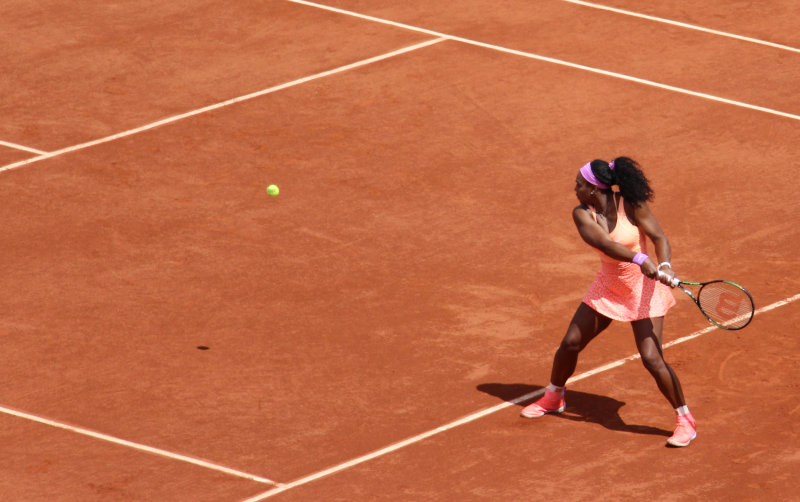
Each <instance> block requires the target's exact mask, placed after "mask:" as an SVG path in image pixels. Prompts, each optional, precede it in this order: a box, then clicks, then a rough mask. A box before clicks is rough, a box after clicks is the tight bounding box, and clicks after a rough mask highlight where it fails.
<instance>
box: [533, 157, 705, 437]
mask: <svg viewBox="0 0 800 502" xmlns="http://www.w3.org/2000/svg"><path fill="white" fill-rule="evenodd" d="M614 185H617V186H618V187H619V192H614V191H613V190H612V189H611V187H612V186H614ZM575 194H576V195H577V196H578V200H579V201H580V205H579V206H577V207H576V208H575V209H574V210H573V211H572V218H573V220H574V221H575V225H576V226H577V228H578V233H579V234H580V235H581V237H582V238H583V240H584V241H586V243H587V244H589V245H590V246H592V247H593V248H595V249H596V250H597V251H598V252H599V253H600V263H601V268H600V271H599V272H598V273H597V278H596V279H595V281H594V282H593V283H592V285H591V286H590V287H589V291H588V292H587V293H586V295H585V296H584V297H583V302H582V303H581V304H580V306H579V307H578V310H577V311H576V312H575V315H574V316H573V318H572V321H571V322H570V325H569V328H568V329H567V333H566V335H564V339H563V340H562V341H561V345H560V346H559V348H558V350H557V351H556V355H555V358H554V360H553V368H552V371H551V374H550V384H549V385H548V386H547V389H546V390H545V394H544V397H542V398H541V399H539V400H538V401H536V402H535V403H533V404H530V405H528V406H526V407H525V408H524V409H523V410H522V413H521V414H522V416H523V417H527V418H535V417H541V416H543V415H545V414H547V413H560V412H562V411H564V408H565V400H564V394H565V391H566V388H565V385H566V383H567V379H568V378H569V377H570V376H571V375H572V374H573V372H574V371H575V367H576V365H577V362H578V353H579V352H580V351H581V350H583V348H584V347H586V345H587V344H588V343H589V342H590V341H592V339H594V337H596V336H597V335H599V334H600V333H601V332H602V331H603V330H604V329H606V328H607V327H608V326H609V324H611V321H612V320H616V321H626V322H630V323H631V326H632V327H633V334H634V337H635V339H636V346H637V348H638V349H639V354H641V356H642V362H643V363H644V366H645V368H647V370H648V371H649V372H650V374H651V375H653V378H655V380H656V384H658V388H659V390H660V391H661V393H662V394H664V397H666V398H667V400H668V401H669V402H670V404H671V405H672V407H673V408H675V412H676V413H677V428H676V429H675V433H674V434H673V435H672V437H670V438H669V439H668V440H667V443H668V444H669V445H672V446H687V445H688V444H689V443H690V442H691V441H692V440H693V439H694V438H695V437H696V436H697V426H696V423H695V420H694V417H692V414H691V413H690V412H689V408H688V407H687V406H686V401H685V400H684V397H683V391H682V390H681V385H680V382H679V381H678V377H677V376H676V375H675V372H674V371H673V370H672V368H670V366H669V365H668V364H667V363H666V362H665V361H664V356H663V354H662V351H661V332H662V328H663V325H664V315H665V314H666V313H667V311H668V310H669V309H670V308H671V307H672V306H673V305H674V304H675V298H674V297H673V296H672V291H671V289H670V287H669V286H668V285H669V284H671V282H670V281H671V280H672V278H673V277H674V276H675V274H674V272H673V271H672V266H671V265H670V263H669V261H670V253H671V251H670V246H669V241H668V240H667V237H666V236H665V235H664V232H663V230H661V227H660V226H659V224H658V221H657V220H656V218H655V216H653V213H652V212H650V208H649V207H648V206H647V202H648V201H649V200H651V199H652V198H653V191H652V189H651V188H650V184H649V182H648V180H647V178H646V177H645V175H644V173H643V172H642V170H641V168H640V167H639V165H638V164H637V163H636V162H635V161H634V160H632V159H629V158H627V157H619V158H617V159H615V160H614V161H613V162H611V163H607V162H605V161H603V160H594V161H592V162H590V163H588V164H586V165H584V166H583V167H581V169H580V172H579V173H578V176H577V179H576V180H575ZM645 237H648V238H650V240H651V241H652V242H653V245H654V247H655V254H656V259H653V258H651V257H650V256H648V255H647V242H646V239H645ZM656 263H658V264H656Z"/></svg>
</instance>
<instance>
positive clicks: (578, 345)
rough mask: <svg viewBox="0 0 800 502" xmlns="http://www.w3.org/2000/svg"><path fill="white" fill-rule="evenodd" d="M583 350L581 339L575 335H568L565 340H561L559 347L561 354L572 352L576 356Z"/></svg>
mask: <svg viewBox="0 0 800 502" xmlns="http://www.w3.org/2000/svg"><path fill="white" fill-rule="evenodd" d="M582 349H583V343H582V342H581V337H580V335H576V334H574V333H567V334H566V335H564V338H563V339H562V340H561V345H560V346H559V347H558V350H559V351H561V352H570V353H574V354H577V353H578V352H580V351H581V350H582Z"/></svg>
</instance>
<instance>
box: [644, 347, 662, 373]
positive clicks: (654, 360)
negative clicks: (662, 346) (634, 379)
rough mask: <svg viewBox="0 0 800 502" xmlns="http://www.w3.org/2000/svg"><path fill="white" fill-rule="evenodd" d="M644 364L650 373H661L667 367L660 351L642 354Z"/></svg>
mask: <svg viewBox="0 0 800 502" xmlns="http://www.w3.org/2000/svg"><path fill="white" fill-rule="evenodd" d="M642 364H644V367H645V368H647V371H649V372H650V373H659V372H661V371H663V370H664V368H666V367H667V363H665V362H664V357H663V356H662V355H661V354H660V353H659V352H658V351H651V352H648V353H644V354H642Z"/></svg>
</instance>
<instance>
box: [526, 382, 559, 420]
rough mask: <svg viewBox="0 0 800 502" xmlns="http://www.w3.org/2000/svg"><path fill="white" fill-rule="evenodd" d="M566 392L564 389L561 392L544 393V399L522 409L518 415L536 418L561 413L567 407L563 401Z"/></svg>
mask: <svg viewBox="0 0 800 502" xmlns="http://www.w3.org/2000/svg"><path fill="white" fill-rule="evenodd" d="M566 390H567V389H564V391H562V392H552V391H549V390H547V391H545V393H544V397H542V398H541V399H539V400H538V401H536V402H535V403H533V404H529V405H528V406H526V407H524V408H522V411H521V412H520V415H521V416H523V417H525V418H538V417H542V416H544V415H546V414H548V413H561V412H562V411H564V409H566V407H567V404H566V401H565V400H564V393H565V392H566Z"/></svg>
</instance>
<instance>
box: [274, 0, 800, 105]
mask: <svg viewBox="0 0 800 502" xmlns="http://www.w3.org/2000/svg"><path fill="white" fill-rule="evenodd" d="M287 1H289V2H294V3H298V4H301V5H307V6H309V7H314V8H317V9H323V10H328V11H331V12H335V13H337V14H344V15H347V16H353V17H357V18H361V19H365V20H367V21H374V22H376V23H381V24H386V25H389V26H395V27H398V28H405V29H407V30H412V31H417V32H419V33H425V34H427V35H431V36H435V37H441V38H444V39H447V40H452V41H454V42H461V43H464V44H468V45H474V46H476V47H482V48H484V49H491V50H494V51H498V52H504V53H506V54H513V55H515V56H522V57H525V58H529V59H536V60H538V61H544V62H546V63H553V64H557V65H561V66H567V67H569V68H575V69H578V70H583V71H587V72H590V73H597V74H600V75H605V76H607V77H613V78H618V79H621V80H627V81H629V82H635V83H637V84H643V85H647V86H650V87H656V88H659V89H664V90H667V91H672V92H677V93H679V94H686V95H689V96H694V97H698V98H703V99H708V100H711V101H717V102H719V103H725V104H728V105H733V106H738V107H740V108H747V109H750V110H755V111H759V112H764V113H769V114H772V115H777V116H780V117H786V118H789V119H793V120H800V115H795V114H793V113H787V112H782V111H780V110H775V109H773V108H767V107H764V106H758V105H753V104H750V103H745V102H743V101H736V100H733V99H727V98H723V97H720V96H714V95H713V94H707V93H705V92H698V91H692V90H690V89H684V88H683V87H677V86H674V85H669V84H662V83H660V82H655V81H653V80H647V79H643V78H638V77H633V76H631V75H625V74H623V73H617V72H613V71H608V70H603V69H601V68H595V67H593V66H586V65H582V64H578V63H571V62H569V61H564V60H563V59H557V58H551V57H548V56H542V55H540V54H534V53H532V52H525V51H520V50H517V49H510V48H508V47H502V46H500V45H493V44H488V43H485V42H479V41H477V40H471V39H469V38H463V37H458V36H455V35H448V34H446V33H441V32H438V31H434V30H429V29H426V28H420V27H418V26H412V25H410V24H405V23H399V22H397V21H390V20H388V19H383V18H379V17H375V16H369V15H366V14H359V13H358V12H353V11H349V10H345V9H339V8H338V7H331V6H328V5H323V4H319V3H315V2H309V1H308V0H287Z"/></svg>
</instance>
